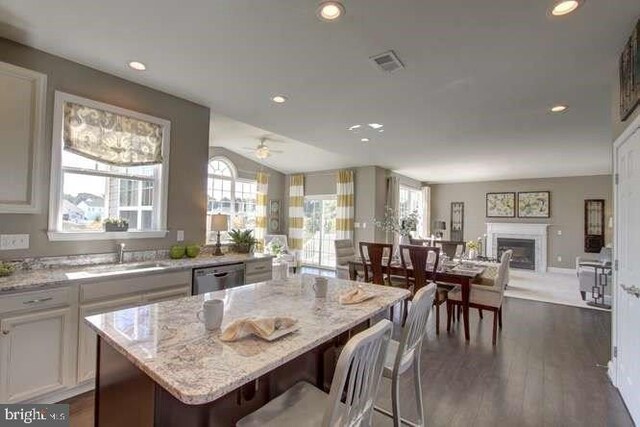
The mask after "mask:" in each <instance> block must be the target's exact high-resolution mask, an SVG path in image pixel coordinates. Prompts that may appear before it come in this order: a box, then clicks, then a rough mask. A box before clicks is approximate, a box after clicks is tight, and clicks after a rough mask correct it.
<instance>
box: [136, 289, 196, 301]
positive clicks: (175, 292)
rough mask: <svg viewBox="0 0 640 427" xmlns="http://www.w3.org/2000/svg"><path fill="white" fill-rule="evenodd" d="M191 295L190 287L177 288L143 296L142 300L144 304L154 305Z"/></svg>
mask: <svg viewBox="0 0 640 427" xmlns="http://www.w3.org/2000/svg"><path fill="white" fill-rule="evenodd" d="M189 295H191V285H185V286H178V287H176V288H171V289H165V290H163V291H158V292H150V293H147V294H144V295H143V297H142V299H143V302H144V304H155V303H157V302H162V301H169V300H172V299H177V298H184V297H188V296H189Z"/></svg>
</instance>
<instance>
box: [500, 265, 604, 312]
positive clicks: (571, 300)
mask: <svg viewBox="0 0 640 427" xmlns="http://www.w3.org/2000/svg"><path fill="white" fill-rule="evenodd" d="M505 296H507V297H511V298H520V299H528V300H533V301H542V302H550V303H553V304H563V305H570V306H574V307H582V308H590V309H593V310H601V309H599V308H596V307H591V306H589V305H587V301H589V300H590V298H589V297H590V295H589V294H587V301H582V298H581V297H580V287H579V284H578V278H577V277H576V275H575V273H569V272H567V273H535V272H530V271H524V270H517V269H512V270H511V274H510V283H509V286H508V287H507V290H506V291H505ZM607 303H609V304H610V299H609V298H608V297H607Z"/></svg>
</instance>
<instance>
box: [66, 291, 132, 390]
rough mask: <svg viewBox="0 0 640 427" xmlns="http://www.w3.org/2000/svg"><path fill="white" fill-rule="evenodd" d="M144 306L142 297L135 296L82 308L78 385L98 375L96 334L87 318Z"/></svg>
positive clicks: (79, 330)
mask: <svg viewBox="0 0 640 427" xmlns="http://www.w3.org/2000/svg"><path fill="white" fill-rule="evenodd" d="M140 304H142V296H141V295H134V296H129V297H126V298H118V299H114V300H109V301H102V302H98V303H94V304H87V305H84V306H82V307H80V318H79V321H80V324H79V328H78V383H82V382H85V381H88V380H91V379H93V378H94V377H95V374H96V333H95V332H93V330H92V329H91V328H90V327H89V326H88V325H87V322H86V321H85V320H84V318H85V317H87V316H93V315H94V314H100V313H107V312H109V311H116V310H122V309H125V308H129V307H135V306H137V305H140Z"/></svg>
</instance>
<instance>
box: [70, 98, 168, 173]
mask: <svg viewBox="0 0 640 427" xmlns="http://www.w3.org/2000/svg"><path fill="white" fill-rule="evenodd" d="M162 131H163V128H162V126H161V125H159V124H156V123H151V122H148V121H144V120H140V119H136V118H133V117H129V116H125V115H122V114H117V113H112V112H109V111H104V110H100V109H98V108H93V107H88V106H85V105H80V104H76V103H73V102H65V103H64V134H63V138H64V148H65V150H68V151H71V152H74V153H76V154H79V155H81V156H84V157H88V158H90V159H92V160H96V161H99V162H103V163H107V164H110V165H115V166H140V165H153V164H158V163H162Z"/></svg>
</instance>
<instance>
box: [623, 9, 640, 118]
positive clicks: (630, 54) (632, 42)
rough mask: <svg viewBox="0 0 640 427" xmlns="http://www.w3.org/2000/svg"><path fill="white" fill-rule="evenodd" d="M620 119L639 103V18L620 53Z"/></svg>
mask: <svg viewBox="0 0 640 427" xmlns="http://www.w3.org/2000/svg"><path fill="white" fill-rule="evenodd" d="M619 73H620V120H622V121H625V120H626V119H627V118H629V116H630V115H631V113H633V111H634V110H635V109H636V108H637V107H638V105H639V104H640V19H639V20H638V22H637V23H636V27H635V29H634V31H633V33H632V34H631V37H629V40H628V41H627V44H626V45H625V47H624V49H623V51H622V54H621V55H620V66H619Z"/></svg>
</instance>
